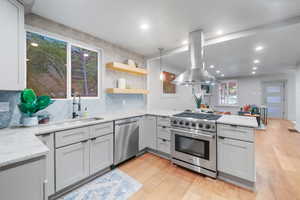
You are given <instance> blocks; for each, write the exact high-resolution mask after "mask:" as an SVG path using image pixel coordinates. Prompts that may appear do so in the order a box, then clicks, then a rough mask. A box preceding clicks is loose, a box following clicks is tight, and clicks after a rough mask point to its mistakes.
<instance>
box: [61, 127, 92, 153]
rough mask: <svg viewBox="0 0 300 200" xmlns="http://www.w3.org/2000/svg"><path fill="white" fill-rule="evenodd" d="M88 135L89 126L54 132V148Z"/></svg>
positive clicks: (75, 141)
mask: <svg viewBox="0 0 300 200" xmlns="http://www.w3.org/2000/svg"><path fill="white" fill-rule="evenodd" d="M89 137H90V129H89V127H83V128H76V129H71V130H67V131H60V132H56V133H55V143H56V146H55V147H56V148H58V147H62V146H65V145H69V144H73V143H77V142H80V141H83V140H87V139H89Z"/></svg>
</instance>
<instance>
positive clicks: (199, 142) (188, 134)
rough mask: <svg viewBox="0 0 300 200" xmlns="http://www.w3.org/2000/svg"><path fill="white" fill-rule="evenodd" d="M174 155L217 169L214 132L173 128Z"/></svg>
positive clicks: (179, 158)
mask: <svg viewBox="0 0 300 200" xmlns="http://www.w3.org/2000/svg"><path fill="white" fill-rule="evenodd" d="M171 130H172V138H171V151H172V157H173V158H175V159H178V160H181V161H185V162H187V163H190V164H193V165H196V166H200V167H203V168H206V169H209V170H213V171H216V138H215V135H213V134H212V133H209V132H208V133H204V132H203V131H197V130H195V131H194V130H182V129H177V128H172V129H171Z"/></svg>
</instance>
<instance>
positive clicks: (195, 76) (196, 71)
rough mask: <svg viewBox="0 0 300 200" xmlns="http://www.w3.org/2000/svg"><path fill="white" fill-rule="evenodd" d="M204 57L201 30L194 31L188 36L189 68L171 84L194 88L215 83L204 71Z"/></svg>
mask: <svg viewBox="0 0 300 200" xmlns="http://www.w3.org/2000/svg"><path fill="white" fill-rule="evenodd" d="M204 56H205V55H204V35H203V30H195V31H193V32H191V33H190V34H189V57H190V59H189V61H190V62H189V63H190V66H189V67H188V70H186V71H185V72H183V73H181V74H180V75H178V76H177V78H176V79H175V80H174V81H173V83H175V84H177V85H184V86H194V85H201V84H206V85H210V84H212V83H213V82H215V79H216V78H215V77H214V76H213V75H211V74H210V73H209V72H208V71H207V70H206V67H205V58H204Z"/></svg>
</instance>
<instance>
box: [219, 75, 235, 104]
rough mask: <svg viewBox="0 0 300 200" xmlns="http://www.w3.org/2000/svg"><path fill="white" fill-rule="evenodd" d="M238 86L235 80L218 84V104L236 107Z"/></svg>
mask: <svg viewBox="0 0 300 200" xmlns="http://www.w3.org/2000/svg"><path fill="white" fill-rule="evenodd" d="M237 88H238V84H237V81H236V80H229V81H222V82H221V83H220V84H219V104H220V105H237V104H238V92H237Z"/></svg>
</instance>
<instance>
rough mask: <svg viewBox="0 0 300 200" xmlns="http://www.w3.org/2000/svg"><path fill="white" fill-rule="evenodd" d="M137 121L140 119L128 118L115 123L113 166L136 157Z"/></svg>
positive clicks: (137, 140) (137, 148) (137, 146)
mask: <svg viewBox="0 0 300 200" xmlns="http://www.w3.org/2000/svg"><path fill="white" fill-rule="evenodd" d="M139 120H140V118H129V119H124V120H118V121H115V141H114V143H115V145H114V165H117V164H119V163H121V162H123V161H125V160H127V159H129V158H132V157H134V156H136V155H137V153H138V151H139Z"/></svg>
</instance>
